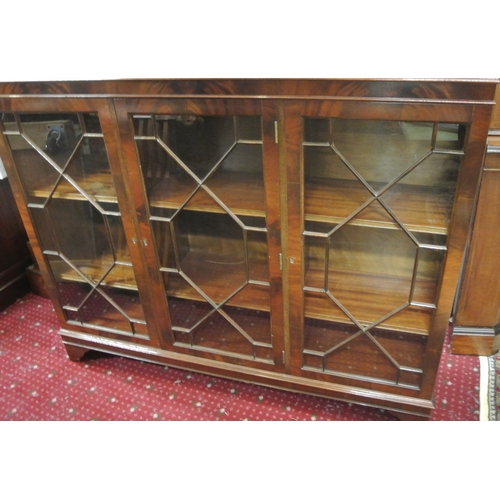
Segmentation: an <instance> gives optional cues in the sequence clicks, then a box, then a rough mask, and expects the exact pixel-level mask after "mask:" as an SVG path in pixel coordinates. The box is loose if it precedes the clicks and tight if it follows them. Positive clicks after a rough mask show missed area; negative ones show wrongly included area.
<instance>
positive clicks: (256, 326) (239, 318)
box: [132, 115, 274, 363]
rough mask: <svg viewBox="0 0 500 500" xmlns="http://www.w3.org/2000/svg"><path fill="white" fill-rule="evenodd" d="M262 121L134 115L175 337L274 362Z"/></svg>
mask: <svg viewBox="0 0 500 500" xmlns="http://www.w3.org/2000/svg"><path fill="white" fill-rule="evenodd" d="M261 121H262V120H261V117H259V116H191V115H161V116H160V115H145V116H139V115H133V116H132V122H133V125H134V130H135V134H136V137H135V141H136V144H137V151H138V155H139V161H140V166H141V170H142V174H143V177H144V182H145V185H146V188H147V192H148V199H149V203H150V206H149V209H150V214H151V224H152V228H153V232H154V241H155V246H156V250H157V254H158V258H159V263H160V269H161V272H162V273H163V278H164V284H165V292H166V295H167V298H168V306H169V312H170V318H171V322H172V327H173V332H174V339H175V342H176V344H177V345H179V346H181V347H183V348H192V349H193V352H195V353H196V352H208V353H218V354H223V355H227V356H229V357H235V356H236V357H241V358H243V359H253V360H260V361H263V362H268V363H269V362H272V359H273V357H274V354H273V350H272V335H271V314H270V308H271V301H270V286H269V270H268V266H269V256H268V255H269V252H268V247H267V229H266V219H265V196H264V182H263V153H262V125H261ZM211 355H212V354H211Z"/></svg>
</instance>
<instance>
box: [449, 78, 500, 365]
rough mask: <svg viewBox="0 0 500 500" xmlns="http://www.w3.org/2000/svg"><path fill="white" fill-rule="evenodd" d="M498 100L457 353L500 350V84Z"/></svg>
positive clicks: (462, 297) (456, 332)
mask: <svg viewBox="0 0 500 500" xmlns="http://www.w3.org/2000/svg"><path fill="white" fill-rule="evenodd" d="M495 101H496V105H495V107H494V108H493V114H492V118H491V123H490V131H489V135H488V148H487V153H486V157H485V161H484V167H483V173H482V178H481V188H480V191H479V201H478V204H477V210H476V214H475V217H474V227H473V230H472V234H471V236H472V237H471V242H470V248H469V252H468V256H467V259H466V262H465V267H464V271H463V278H462V283H461V286H460V291H459V295H458V300H457V303H456V306H455V313H454V324H453V336H452V342H451V352H452V353H453V354H473V355H476V356H490V355H492V354H494V353H496V352H497V351H498V350H499V349H500V267H499V261H500V259H499V256H500V85H498V86H497V90H496V93H495Z"/></svg>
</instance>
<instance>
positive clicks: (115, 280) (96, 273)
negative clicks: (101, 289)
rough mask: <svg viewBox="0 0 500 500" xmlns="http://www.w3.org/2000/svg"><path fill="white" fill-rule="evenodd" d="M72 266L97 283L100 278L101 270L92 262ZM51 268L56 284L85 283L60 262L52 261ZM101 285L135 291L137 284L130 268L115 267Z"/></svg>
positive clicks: (75, 263)
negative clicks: (63, 282) (64, 282)
mask: <svg viewBox="0 0 500 500" xmlns="http://www.w3.org/2000/svg"><path fill="white" fill-rule="evenodd" d="M73 264H74V265H75V266H76V267H78V269H80V271H81V272H82V273H83V274H84V275H85V276H87V277H88V278H90V279H91V280H94V281H98V280H100V279H101V277H102V274H103V268H102V267H101V266H99V265H98V264H96V263H94V262H92V261H79V262H74V263H73ZM51 268H52V272H53V273H54V277H55V280H56V282H61V281H66V282H78V283H86V281H85V280H84V279H83V278H82V277H81V276H80V275H79V274H78V273H77V272H76V271H74V270H73V269H68V266H67V265H66V264H64V263H63V262H62V261H52V262H51ZM102 285H104V286H108V287H111V288H119V289H123V290H135V291H137V283H136V281H135V275H134V270H133V268H132V266H124V265H115V267H114V268H113V269H112V270H111V271H110V272H109V274H108V275H107V276H106V278H105V279H104V280H103V281H102Z"/></svg>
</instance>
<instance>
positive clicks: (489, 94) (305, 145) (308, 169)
mask: <svg viewBox="0 0 500 500" xmlns="http://www.w3.org/2000/svg"><path fill="white" fill-rule="evenodd" d="M496 83H497V82H496V81H486V80H482V81H480V80H470V81H464V80H458V81H450V80H435V81H428V80H421V81H404V80H401V81H396V80H189V81H188V80H152V81H135V80H131V81H128V80H127V81H109V82H71V83H68V82H52V83H51V82H45V83H44V82H42V83H5V84H1V85H0V111H1V112H2V133H1V134H0V154H1V155H2V157H3V158H4V163H5V164H6V167H7V169H8V171H9V176H10V177H11V179H12V184H13V186H14V190H15V195H16V200H17V203H18V205H19V208H20V210H21V213H22V216H23V220H24V223H25V226H26V228H27V232H28V234H29V237H30V241H31V244H32V248H33V252H34V254H35V256H36V259H37V261H38V263H39V267H40V271H41V273H42V275H43V277H44V280H45V282H46V285H47V288H48V290H49V293H50V296H51V298H52V300H53V302H54V307H55V310H56V312H57V314H58V317H59V320H60V323H61V331H60V333H61V336H62V340H63V342H64V344H65V346H66V349H67V351H68V354H69V356H70V357H71V358H72V359H79V358H80V357H81V356H82V355H83V354H84V353H85V352H86V351H87V350H90V349H94V350H97V351H104V352H110V353H116V354H121V355H124V356H130V357H133V358H136V359H141V360H149V361H153V362H157V363H163V364H167V365H171V366H176V367H181V368H186V369H190V370H197V371H200V372H204V373H210V374H214V375H218V376H222V377H231V378H235V379H239V380H243V381H247V382H253V383H258V384H264V385H267V386H273V387H278V388H282V389H287V390H292V391H302V392H306V393H311V394H316V395H320V396H325V397H331V398H338V399H341V400H345V401H352V402H356V403H361V404H367V405H374V406H377V407H380V408H385V409H387V410H390V411H392V412H394V413H396V414H399V415H401V416H406V417H408V416H411V418H426V417H428V416H429V415H430V414H431V411H432V408H433V401H432V396H433V386H434V381H435V377H436V373H437V369H438V364H439V359H440V355H441V350H442V347H443V343H444V339H445V334H446V331H447V328H448V325H449V320H450V314H451V311H452V305H453V300H454V297H455V294H456V290H457V283H458V280H459V275H460V270H461V266H462V262H463V257H464V252H465V249H466V245H467V241H468V235H469V229H470V225H471V220H472V217H473V214H474V210H475V204H476V195H477V192H478V187H479V182H480V178H481V174H482V163H483V157H484V154H485V148H486V139H487V134H488V127H489V124H490V118H491V112H492V107H493V97H494V92H495V86H496Z"/></svg>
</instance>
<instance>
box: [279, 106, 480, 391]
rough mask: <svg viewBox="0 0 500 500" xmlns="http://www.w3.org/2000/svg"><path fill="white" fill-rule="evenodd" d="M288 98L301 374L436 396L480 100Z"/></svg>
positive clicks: (295, 349) (475, 154) (476, 158)
mask: <svg viewBox="0 0 500 500" xmlns="http://www.w3.org/2000/svg"><path fill="white" fill-rule="evenodd" d="M285 110H286V111H285V124H286V135H287V145H288V149H287V155H288V156H287V171H288V173H289V175H290V178H289V185H288V189H289V203H288V211H289V219H288V231H289V234H290V239H289V241H290V246H289V254H288V255H287V266H288V271H289V276H290V315H291V316H290V317H291V327H290V332H291V333H290V335H291V336H290V339H291V348H290V356H291V370H292V373H294V374H297V375H301V376H306V377H312V378H316V379H320V380H326V381H332V382H337V383H344V384H348V385H351V386H352V385H354V386H359V387H364V388H378V389H379V390H383V391H386V392H398V393H401V394H406V395H408V396H412V395H419V396H424V395H426V394H427V395H428V393H429V391H430V390H431V389H430V388H431V387H432V383H433V379H434V376H435V372H436V370H437V366H438V363H439V356H440V350H441V346H442V343H443V340H444V335H445V333H446V329H447V325H448V321H449V318H450V312H451V307H452V301H453V298H454V293H455V286H456V283H457V280H458V272H459V269H460V262H461V259H462V255H463V250H464V245H465V241H466V237H467V229H468V224H469V221H470V217H471V213H472V207H473V202H474V196H475V192H476V189H477V184H478V178H479V172H480V166H481V155H482V151H480V150H479V149H478V148H476V147H475V141H476V139H477V138H478V137H479V136H481V134H484V133H485V120H482V121H481V118H480V117H481V113H482V111H481V109H480V108H479V109H478V108H476V109H475V110H474V109H473V107H472V106H470V107H467V106H465V105H463V106H462V105H457V106H455V107H453V108H452V107H450V106H439V105H429V106H424V107H419V106H415V105H411V104H407V105H405V104H399V103H397V104H396V103H390V104H383V103H369V102H365V103H359V102H357V103H356V102H341V101H336V102H334V101H330V102H321V103H319V102H318V103H308V104H300V103H299V104H292V103H290V104H286V105H285ZM473 116H475V117H476V118H478V123H477V124H473V125H472V124H471V121H472V119H473ZM484 116H486V114H485V115H484ZM450 117H452V118H450Z"/></svg>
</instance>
